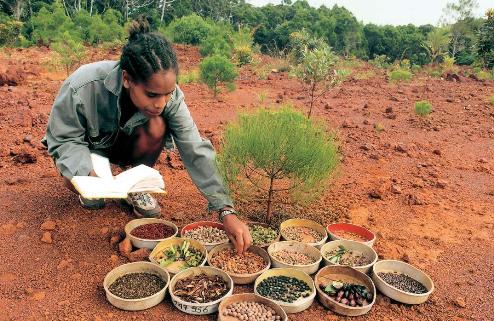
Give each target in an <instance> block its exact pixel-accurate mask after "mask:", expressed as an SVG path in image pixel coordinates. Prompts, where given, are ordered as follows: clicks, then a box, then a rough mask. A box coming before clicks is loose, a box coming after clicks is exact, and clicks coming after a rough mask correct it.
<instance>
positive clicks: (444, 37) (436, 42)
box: [422, 28, 450, 64]
mask: <svg viewBox="0 0 494 321" xmlns="http://www.w3.org/2000/svg"><path fill="white" fill-rule="evenodd" d="M449 39H450V36H449V32H448V30H447V29H444V28H437V29H434V30H432V31H431V32H429V34H428V35H427V40H426V41H425V42H424V43H423V44H422V45H423V46H424V48H426V49H427V51H429V55H430V57H431V62H432V63H433V64H434V63H436V62H437V60H438V58H440V57H442V56H443V55H445V54H446V53H447V51H448V45H449Z"/></svg>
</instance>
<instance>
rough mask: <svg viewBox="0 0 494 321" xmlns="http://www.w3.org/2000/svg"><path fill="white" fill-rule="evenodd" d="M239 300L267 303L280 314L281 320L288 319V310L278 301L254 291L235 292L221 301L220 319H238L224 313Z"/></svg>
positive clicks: (233, 320)
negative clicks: (275, 301)
mask: <svg viewBox="0 0 494 321" xmlns="http://www.w3.org/2000/svg"><path fill="white" fill-rule="evenodd" d="M237 302H257V303H262V304H264V305H267V306H269V307H271V308H273V309H274V311H275V312H276V314H277V315H279V316H280V321H288V317H287V315H286V312H285V311H283V309H282V308H281V307H280V306H279V305H278V304H276V303H274V302H273V301H271V300H268V299H266V298H264V297H262V296H260V295H257V294H253V293H242V294H234V295H232V296H229V297H227V298H226V299H224V300H223V301H221V303H220V306H219V308H218V321H238V319H237V318H235V317H231V316H225V315H223V312H224V311H225V310H226V308H227V307H228V306H229V305H230V304H233V303H237Z"/></svg>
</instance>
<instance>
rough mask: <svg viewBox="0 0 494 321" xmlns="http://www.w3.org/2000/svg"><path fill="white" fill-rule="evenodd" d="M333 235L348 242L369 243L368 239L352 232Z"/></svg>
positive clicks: (341, 231)
mask: <svg viewBox="0 0 494 321" xmlns="http://www.w3.org/2000/svg"><path fill="white" fill-rule="evenodd" d="M333 234H334V235H336V236H338V237H339V238H342V239H345V240H350V241H357V242H367V241H369V240H368V239H366V238H364V237H363V236H361V235H359V234H357V233H352V232H347V231H343V230H340V231H334V232H333Z"/></svg>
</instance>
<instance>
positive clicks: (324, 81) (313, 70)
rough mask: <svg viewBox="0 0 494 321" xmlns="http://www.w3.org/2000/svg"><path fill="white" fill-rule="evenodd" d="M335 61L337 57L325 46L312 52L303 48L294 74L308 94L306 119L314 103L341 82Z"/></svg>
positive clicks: (307, 48)
mask: <svg viewBox="0 0 494 321" xmlns="http://www.w3.org/2000/svg"><path fill="white" fill-rule="evenodd" d="M337 61H338V58H337V56H336V55H335V54H334V53H333V51H332V50H331V48H330V47H329V46H328V45H326V44H323V45H320V46H318V47H315V48H313V49H312V50H311V49H310V48H309V47H305V48H304V50H303V52H302V58H301V60H300V63H299V64H298V65H297V66H296V67H295V74H296V76H297V77H298V78H299V79H300V80H302V82H303V84H304V86H305V87H306V89H307V91H308V93H309V97H310V103H309V112H308V114H307V117H308V118H310V117H311V115H312V108H313V106H314V102H316V101H317V100H318V99H319V98H321V97H322V96H323V95H324V94H325V93H327V92H328V91H329V90H331V89H332V88H333V87H335V86H336V85H337V84H339V83H340V82H341V81H342V74H341V73H339V72H338V71H337V70H336V62H337Z"/></svg>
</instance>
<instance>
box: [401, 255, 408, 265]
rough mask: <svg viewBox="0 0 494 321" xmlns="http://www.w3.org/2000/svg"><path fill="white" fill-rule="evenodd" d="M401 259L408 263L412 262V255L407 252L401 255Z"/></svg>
mask: <svg viewBox="0 0 494 321" xmlns="http://www.w3.org/2000/svg"><path fill="white" fill-rule="evenodd" d="M401 259H402V260H403V261H405V262H406V263H410V256H408V254H407V253H405V254H403V255H402V256H401Z"/></svg>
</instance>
